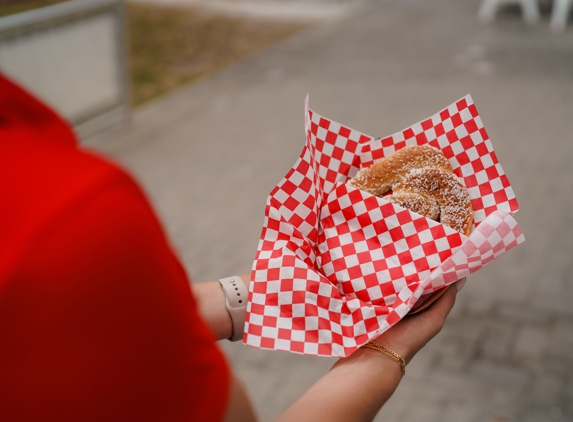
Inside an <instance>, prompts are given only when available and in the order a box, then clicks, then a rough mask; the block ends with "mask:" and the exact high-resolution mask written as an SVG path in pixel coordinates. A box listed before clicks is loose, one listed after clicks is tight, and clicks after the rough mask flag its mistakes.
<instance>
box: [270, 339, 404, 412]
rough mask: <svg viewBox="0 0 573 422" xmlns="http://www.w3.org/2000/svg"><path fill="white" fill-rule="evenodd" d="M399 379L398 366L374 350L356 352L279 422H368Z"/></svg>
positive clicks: (343, 360) (335, 368)
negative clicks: (302, 421) (350, 421)
mask: <svg viewBox="0 0 573 422" xmlns="http://www.w3.org/2000/svg"><path fill="white" fill-rule="evenodd" d="M401 377H402V375H401V369H400V366H399V365H398V364H396V363H395V362H393V361H392V360H390V359H389V358H387V357H386V356H384V355H383V354H381V353H380V352H377V351H375V350H372V349H366V348H363V349H359V350H357V351H356V352H354V353H353V354H352V355H350V356H349V357H347V358H344V359H340V360H339V361H338V362H337V363H336V364H334V366H333V367H332V369H331V370H330V372H329V373H328V374H326V375H325V376H324V377H322V378H321V379H320V380H319V381H318V382H317V383H316V384H314V385H313V386H312V388H311V389H310V390H308V391H307V392H306V393H305V394H304V395H303V396H302V397H301V398H300V399H299V400H298V401H297V402H296V403H295V404H293V405H292V406H291V407H290V408H289V409H288V410H287V411H286V412H285V413H284V414H283V415H281V417H280V418H279V419H278V421H280V422H288V421H299V420H304V421H349V420H352V421H371V420H372V419H373V418H374V417H375V416H376V413H378V411H379V410H380V408H381V407H382V405H383V404H384V403H386V401H387V400H388V399H389V398H390V396H391V395H392V393H393V392H394V390H395V389H396V387H397V386H398V383H399V382H400V379H401Z"/></svg>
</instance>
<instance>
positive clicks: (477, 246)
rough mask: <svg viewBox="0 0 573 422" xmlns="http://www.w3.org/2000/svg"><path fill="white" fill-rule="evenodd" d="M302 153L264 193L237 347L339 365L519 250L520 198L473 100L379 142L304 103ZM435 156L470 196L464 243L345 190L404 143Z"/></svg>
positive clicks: (453, 233)
mask: <svg viewBox="0 0 573 422" xmlns="http://www.w3.org/2000/svg"><path fill="white" fill-rule="evenodd" d="M305 105H306V106H305V129H306V144H305V146H304V148H303V150H302V153H301V156H300V158H299V159H298V161H297V162H296V163H295V165H294V166H293V168H292V169H291V170H290V171H289V172H288V174H287V175H286V176H285V178H284V179H283V180H282V181H281V182H280V183H279V184H278V185H277V186H276V187H275V188H274V189H273V190H272V192H271V193H270V195H269V197H268V200H267V206H266V210H265V221H264V225H263V230H262V233H261V239H260V242H259V247H258V250H257V254H256V257H255V261H254V263H253V271H252V275H251V280H252V283H251V286H250V292H249V301H248V306H247V317H246V323H245V331H244V337H243V341H244V343H245V344H247V345H250V346H253V347H258V348H264V349H275V350H284V351H290V352H295V353H303V354H308V355H320V356H333V357H344V356H348V355H350V354H351V353H352V352H353V351H354V350H356V349H357V348H358V347H360V346H361V345H363V344H365V343H367V342H368V341H369V340H371V339H374V338H376V337H377V336H379V335H380V334H381V333H382V332H384V331H385V330H387V329H388V328H390V327H391V326H393V325H394V324H396V323H397V322H398V321H400V319H401V318H402V317H404V315H406V314H407V313H408V312H409V311H411V310H412V309H414V308H415V307H416V306H419V305H420V304H421V303H422V302H423V301H424V300H425V299H426V298H427V297H429V296H430V295H431V294H432V293H433V292H435V291H437V290H439V289H441V288H443V287H445V286H447V285H449V284H451V283H453V282H455V281H456V280H459V279H460V278H462V277H465V276H467V275H469V274H471V273H473V272H475V271H477V270H479V269H480V268H481V267H483V266H484V265H485V264H487V263H488V262H490V261H492V260H494V259H496V258H498V257H499V256H501V255H502V254H504V253H505V252H507V251H508V250H510V249H512V248H513V247H515V246H517V245H518V244H519V243H521V242H523V241H524V237H523V234H522V232H521V229H520V228H519V226H518V224H517V222H516V221H515V220H514V219H513V217H512V216H511V215H512V214H513V213H515V212H516V211H517V209H518V204H517V200H516V199H515V195H514V193H513V190H512V188H511V185H510V184H509V180H508V179H507V177H506V175H505V173H504V171H503V169H502V168H501V165H500V164H499V162H498V160H497V157H496V155H495V152H494V150H493V147H492V145H491V142H490V140H489V137H488V135H487V133H486V131H485V128H484V127H483V124H482V122H481V119H480V117H479V114H478V112H477V109H476V107H475V105H474V104H473V101H472V98H471V96H469V95H467V96H466V97H464V98H462V99H461V100H459V101H457V102H455V103H453V104H452V105H450V106H449V107H447V108H446V109H444V110H442V111H441V112H439V113H437V114H435V115H434V116H432V117H430V118H429V119H426V120H424V121H422V122H419V123H416V124H414V125H412V126H410V127H409V128H407V129H405V130H403V131H401V132H398V133H396V134H394V135H392V136H388V137H386V138H379V139H375V138H373V137H371V136H367V135H364V134H362V133H359V132H357V131H355V130H353V129H350V128H347V127H345V126H342V125H340V124H338V123H336V122H333V121H331V120H329V119H326V118H324V117H321V116H319V115H318V114H316V113H314V112H313V111H311V110H310V109H309V108H308V97H307V100H306V102H305ZM425 144H429V145H432V146H434V147H436V148H439V149H441V150H442V152H443V153H444V155H445V156H446V157H447V158H448V159H449V161H450V163H451V165H452V168H453V170H454V173H455V174H456V175H458V176H459V177H460V178H461V179H462V181H463V182H464V184H465V186H466V188H467V189H468V191H469V193H470V196H471V201H472V207H473V211H474V228H473V230H472V232H471V234H470V235H469V236H467V237H466V236H464V235H463V234H460V233H458V232H457V231H455V230H453V229H451V228H449V227H446V226H444V225H442V224H441V223H439V222H436V221H433V220H430V219H428V218H426V217H423V216H421V215H419V214H416V213H414V212H411V211H409V210H407V209H404V208H401V207H399V206H398V205H395V204H392V203H390V202H388V201H386V200H385V199H383V198H378V197H375V196H373V195H370V194H368V193H366V192H363V191H360V190H358V189H356V188H354V187H352V186H350V185H348V184H346V181H347V180H348V179H349V178H351V177H353V176H354V175H355V174H356V173H357V171H358V170H359V169H360V168H362V167H367V166H370V165H372V164H373V163H374V162H375V161H377V160H379V159H381V158H383V157H386V156H388V155H389V154H391V153H393V152H394V151H396V150H398V149H401V148H403V147H405V146H407V145H425Z"/></svg>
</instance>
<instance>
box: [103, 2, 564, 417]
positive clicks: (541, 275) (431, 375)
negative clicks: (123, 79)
mask: <svg viewBox="0 0 573 422" xmlns="http://www.w3.org/2000/svg"><path fill="white" fill-rule="evenodd" d="M478 6H479V0H468V1H463V2H462V1H457V0H435V1H432V2H428V1H425V0H400V1H398V0H396V1H380V0H378V1H376V0H372V1H363V2H361V3H360V4H359V6H358V7H356V8H355V9H354V11H353V12H352V14H349V15H347V16H345V17H344V18H342V19H340V20H337V21H332V22H330V23H325V24H322V25H321V26H319V27H315V28H313V29H311V30H308V31H306V32H304V33H301V34H299V35H297V36H295V37H294V38H292V39H290V40H288V41H287V42H285V43H283V44H281V45H278V46H276V47H275V48H273V49H272V50H270V51H267V52H266V53H263V54H261V55H258V56H255V57H252V58H250V59H248V60H246V61H244V62H242V63H240V64H238V65H236V66H234V67H233V68H231V69H228V70H226V71H225V72H223V73H221V74H219V75H217V76H216V77H214V78H212V79H210V80H207V81H204V82H202V83H200V84H198V85H195V86H192V87H190V88H187V89H185V90H182V91H179V92H177V93H175V94H173V95H171V96H169V97H168V98H165V99H164V100H161V101H158V102H156V103H153V104H151V105H149V106H147V107H146V108H145V109H142V110H140V111H138V113H137V114H136V117H135V120H134V122H133V125H131V127H129V128H127V129H126V130H123V131H121V132H118V133H116V134H114V135H111V136H108V137H106V138H105V139H100V140H99V142H98V143H97V148H99V149H100V150H103V151H105V152H107V153H109V154H111V155H112V156H114V157H115V158H116V159H117V160H118V161H120V162H121V163H123V164H124V165H125V166H126V167H128V168H129V169H130V170H131V171H132V172H133V173H134V174H135V176H136V177H137V178H138V179H139V180H140V181H141V182H142V184H143V186H144V188H145V189H146V190H147V192H148V193H149V195H150V197H151V198H152V200H153V202H154V204H155V206H156V208H157V210H158V211H159V214H160V216H161V218H162V220H163V222H164V224H165V225H166V227H167V229H168V232H169V235H170V236H171V239H172V241H173V243H174V245H175V247H176V249H177V251H178V252H179V254H180V256H181V258H182V259H183V261H184V263H185V265H186V267H187V268H188V270H189V273H190V274H191V276H192V278H193V280H194V281H201V280H206V279H215V278H219V277H223V276H227V275H231V274H235V273H238V272H246V271H249V269H250V266H251V263H252V259H253V256H254V253H255V250H256V246H257V241H258V238H259V234H260V229H261V225H262V222H263V213H264V205H265V199H266V196H267V194H268V192H269V191H270V190H271V189H272V188H273V187H274V186H275V184H276V183H277V182H278V181H279V180H280V179H281V178H282V177H283V176H284V174H285V173H286V171H287V170H288V169H289V168H290V167H291V165H292V164H293V163H294V162H295V160H296V158H297V157H298V154H299V153H300V150H301V149H302V146H303V143H304V131H303V100H304V97H305V95H306V93H307V92H309V91H310V94H311V96H310V100H311V107H312V108H313V109H314V110H316V111H317V112H318V113H319V114H322V115H324V116H327V117H329V118H332V119H334V120H336V121H339V122H341V123H344V124H346V125H348V126H350V127H352V128H355V129H357V130H360V131H362V132H364V133H368V134H371V135H380V136H382V135H386V134H391V133H394V132H396V131H397V130H400V129H402V128H404V127H406V126H408V125H410V124H412V123H414V122H416V121H418V120H420V119H422V118H425V117H427V116H429V115H431V114H433V113H434V112H436V111H438V110H439V109H441V108H442V107H444V106H446V105H448V104H450V103H451V102H453V101H455V100H457V99H458V98H460V97H462V96H463V95H465V94H466V93H468V92H469V93H471V94H472V96H473V98H474V101H475V102H476V105H477V107H478V109H479V111H480V114H481V116H482V119H483V121H484V124H485V126H486V128H487V130H488V133H489V135H490V137H491V139H492V142H493V144H494V147H495V149H496V152H497V155H498V157H499V159H500V161H501V163H502V165H503V167H504V169H505V171H506V173H507V175H508V177H509V178H510V180H511V181H512V184H513V186H514V189H515V191H516V195H517V198H518V200H519V202H520V206H521V211H520V212H519V213H518V214H517V215H516V218H517V220H518V221H519V223H520V225H521V226H522V228H523V230H524V232H525V235H526V239H527V241H526V242H525V244H523V245H522V246H520V247H519V248H517V249H516V250H514V251H512V252H510V253H509V254H507V255H506V256H504V257H503V258H501V259H500V260H497V261H495V262H494V263H492V264H490V265H489V266H488V267H486V268H485V269H483V270H482V271H480V272H479V273H478V274H476V275H475V276H473V277H471V278H470V279H469V280H468V283H467V284H466V287H465V288H464V290H463V291H462V292H461V293H460V294H459V295H458V303H457V304H456V307H455V308H454V311H453V313H452V315H451V317H450V318H449V319H448V321H447V323H446V326H445V329H444V330H443V332H442V333H441V334H440V335H439V336H438V337H437V338H436V339H434V340H433V341H432V342H431V343H430V344H429V345H428V346H427V347H426V348H425V349H424V350H423V351H422V352H420V354H419V355H418V356H416V358H415V359H414V361H413V362H412V363H411V364H410V366H409V368H408V374H407V376H406V377H405V378H404V380H403V382H402V383H401V385H400V387H399V388H398V391H397V392H396V394H395V395H394V397H393V398H392V399H391V400H390V401H389V402H388V403H387V405H386V406H385V407H384V408H383V409H382V411H381V412H380V414H379V416H378V417H377V419H376V420H379V421H400V422H414V421H424V422H431V421H444V422H445V421H456V422H459V421H476V422H478V421H479V422H482V421H497V422H501V421H549V420H559V421H573V306H572V302H573V260H572V251H573V228H572V227H573V226H572V225H571V223H570V219H571V209H573V199H572V196H571V193H572V192H573V166H571V160H572V158H573V142H572V137H571V129H572V128H573V126H572V124H571V121H572V120H573V53H572V51H571V45H573V28H572V29H571V30H570V31H568V32H566V33H565V34H563V35H554V34H551V33H550V32H549V29H548V26H547V24H546V23H544V24H543V25H540V26H539V27H534V28H532V27H528V26H526V25H525V24H523V23H522V21H521V20H520V17H519V14H518V13H517V12H516V13H514V11H513V10H512V9H510V10H508V11H505V12H504V13H502V14H501V15H500V16H499V18H498V20H497V21H496V22H495V24H494V25H492V26H486V27H484V26H482V25H480V24H478V22H477V21H476V13H477V9H478ZM221 346H222V347H223V348H224V349H225V351H226V352H227V355H228V356H229V360H230V361H231V362H232V364H233V366H234V368H235V370H236V372H237V374H238V375H239V377H240V378H241V379H242V380H243V381H244V382H245V384H246V387H247V389H248V390H249V393H250V394H251V396H252V398H253V401H254V403H255V406H256V408H257V411H258V414H259V416H260V418H261V420H263V421H269V420H272V419H273V418H274V417H276V416H277V415H278V414H280V412H281V411H283V410H284V409H285V408H286V407H288V406H289V405H290V404H291V403H292V402H293V401H294V400H296V398H297V397H299V396H300V395H301V394H302V393H303V392H304V391H305V390H306V389H307V388H308V387H309V386H310V385H312V384H313V383H314V382H315V381H316V380H317V379H318V378H319V377H320V376H321V375H322V374H324V373H325V372H326V371H328V369H329V368H330V366H331V365H332V362H333V361H332V360H329V359H323V358H312V357H304V356H298V355H292V354H287V353H279V352H269V351H261V350H255V349H250V348H247V347H245V346H243V345H241V344H229V343H226V342H225V343H223V344H221Z"/></svg>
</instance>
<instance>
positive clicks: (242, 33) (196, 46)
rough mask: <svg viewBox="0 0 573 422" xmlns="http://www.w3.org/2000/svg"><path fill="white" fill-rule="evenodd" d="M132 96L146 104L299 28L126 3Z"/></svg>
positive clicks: (136, 101) (179, 9)
mask: <svg viewBox="0 0 573 422" xmlns="http://www.w3.org/2000/svg"><path fill="white" fill-rule="evenodd" d="M127 9H128V34H129V35H128V36H129V41H130V47H129V50H130V65H131V81H132V98H133V103H134V104H135V105H137V104H142V103H144V102H146V101H149V100H151V99H153V98H155V97H157V96H159V95H161V94H164V93H166V92H168V91H170V90H172V89H174V88H176V87H179V86H181V85H184V84H188V83H190V82H193V81H196V80H197V79H199V78H203V77H205V76H207V75H210V74H212V73H214V72H216V71H218V70H220V69H221V68H223V67H225V66H228V65H229V64H230V63H233V62H235V61H237V60H240V59H242V58H244V57H246V56H249V55H251V54H253V53H256V52H258V51H261V50H263V49H264V48H266V47H268V46H269V45H271V44H273V43H275V42H277V41H279V40H282V39H284V38H286V37H288V36H289V35H292V34H293V33H295V32H296V31H298V30H299V29H301V28H302V27H303V25H301V24H293V23H282V22H263V21H260V20H256V21H255V20H247V19H243V18H236V17H229V16H222V15H214V14H207V13H204V12H201V11H198V10H195V9H189V8H181V7H166V6H156V5H150V4H141V3H128V4H127Z"/></svg>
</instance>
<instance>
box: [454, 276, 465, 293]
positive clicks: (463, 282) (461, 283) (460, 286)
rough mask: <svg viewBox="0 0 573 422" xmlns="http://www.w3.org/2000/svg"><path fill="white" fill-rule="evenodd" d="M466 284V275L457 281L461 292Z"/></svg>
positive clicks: (458, 289)
mask: <svg viewBox="0 0 573 422" xmlns="http://www.w3.org/2000/svg"><path fill="white" fill-rule="evenodd" d="M465 284H466V278H465V277H464V278H462V279H461V280H460V281H457V282H456V290H457V291H458V292H459V291H460V290H462V289H463V288H464V286H465Z"/></svg>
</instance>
